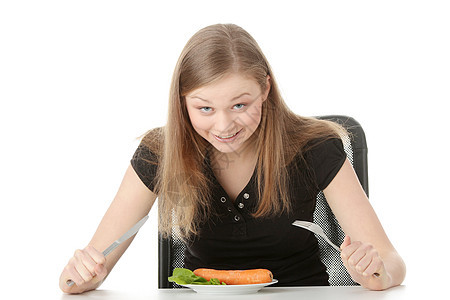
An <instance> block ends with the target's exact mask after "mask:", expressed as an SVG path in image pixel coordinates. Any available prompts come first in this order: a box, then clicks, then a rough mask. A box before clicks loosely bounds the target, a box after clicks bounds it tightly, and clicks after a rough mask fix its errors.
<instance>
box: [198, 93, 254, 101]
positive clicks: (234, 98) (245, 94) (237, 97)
mask: <svg viewBox="0 0 450 300" xmlns="http://www.w3.org/2000/svg"><path fill="white" fill-rule="evenodd" d="M247 95H248V96H250V93H247V92H245V93H242V94H240V95H239V96H236V97H233V98H232V99H231V101H234V100H237V99H239V98H241V97H243V96H247ZM191 98H197V99H200V100H202V101H205V102H207V103H211V102H210V101H209V100H206V99H203V98H202V97H199V96H191Z"/></svg>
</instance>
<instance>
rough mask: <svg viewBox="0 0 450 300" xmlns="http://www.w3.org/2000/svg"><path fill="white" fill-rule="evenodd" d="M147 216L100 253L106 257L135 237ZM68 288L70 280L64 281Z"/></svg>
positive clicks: (70, 283)
mask: <svg viewBox="0 0 450 300" xmlns="http://www.w3.org/2000/svg"><path fill="white" fill-rule="evenodd" d="M147 219H148V215H147V216H145V217H143V218H142V219H141V220H140V221H139V222H137V223H136V224H135V225H134V226H133V227H131V228H130V229H129V230H128V231H127V232H125V233H124V234H123V235H122V236H121V237H120V238H118V239H117V240H116V241H114V242H113V243H112V244H111V245H109V247H108V248H106V249H105V250H104V251H103V252H102V253H103V255H104V256H105V257H106V256H107V255H108V254H110V253H111V252H112V251H113V250H114V249H116V248H117V246H119V245H120V244H121V243H123V242H125V241H126V240H128V239H129V238H130V237H132V236H133V235H135V234H136V233H137V232H138V231H139V229H140V228H141V227H142V225H144V223H145V222H146V221H147ZM66 283H67V285H68V286H72V285H73V284H74V283H75V282H73V281H72V280H71V279H69V280H67V281H66Z"/></svg>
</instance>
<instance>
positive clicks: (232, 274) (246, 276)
mask: <svg viewBox="0 0 450 300" xmlns="http://www.w3.org/2000/svg"><path fill="white" fill-rule="evenodd" d="M194 274H195V275H197V276H201V277H203V278H205V279H206V280H210V279H211V278H217V279H219V280H220V281H221V282H225V283H226V284H255V283H268V282H272V279H273V275H272V272H270V271H269V270H267V269H250V270H215V269H205V268H201V269H196V270H194Z"/></svg>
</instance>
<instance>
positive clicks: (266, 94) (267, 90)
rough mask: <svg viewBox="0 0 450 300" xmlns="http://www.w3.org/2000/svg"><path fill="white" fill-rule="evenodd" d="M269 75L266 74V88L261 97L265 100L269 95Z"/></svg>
mask: <svg viewBox="0 0 450 300" xmlns="http://www.w3.org/2000/svg"><path fill="white" fill-rule="evenodd" d="M270 87H271V86H270V75H267V76H266V90H265V91H264V95H263V96H264V97H263V101H266V100H267V97H268V96H269V92H270Z"/></svg>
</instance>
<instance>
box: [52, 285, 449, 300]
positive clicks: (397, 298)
mask: <svg viewBox="0 0 450 300" xmlns="http://www.w3.org/2000/svg"><path fill="white" fill-rule="evenodd" d="M435 292H436V293H435ZM433 294H436V295H441V296H444V295H445V294H443V293H440V292H439V291H437V290H435V289H434V288H432V289H430V288H426V287H425V288H421V289H418V288H415V287H409V286H398V287H394V288H391V289H388V290H385V291H370V290H367V289H365V288H362V287H266V288H263V289H262V290H260V291H259V292H257V293H254V294H247V295H206V294H198V293H196V292H194V291H192V290H190V289H154V290H148V291H146V292H141V293H137V292H131V291H130V292H127V291H114V290H97V291H91V292H88V293H84V294H81V295H67V294H61V297H60V300H81V299H83V300H87V299H110V300H122V299H123V300H125V299H126V300H133V299H136V300H143V299H152V300H153V299H155V300H166V299H167V300H168V299H182V300H185V299H196V300H201V299H215V300H220V299H258V300H260V299H262V300H264V299H266V300H267V299H274V300H291V299H296V300H298V299H301V300H305V299H314V300H325V299H333V300H336V299H345V300H352V299H358V300H372V299H373V300H375V299H377V300H380V299H382V300H401V299H419V298H417V297H418V296H421V295H422V296H426V297H427V298H429V297H431V296H432V295H433ZM420 298H422V297H420ZM444 298H445V297H444ZM436 299H437V298H436Z"/></svg>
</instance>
